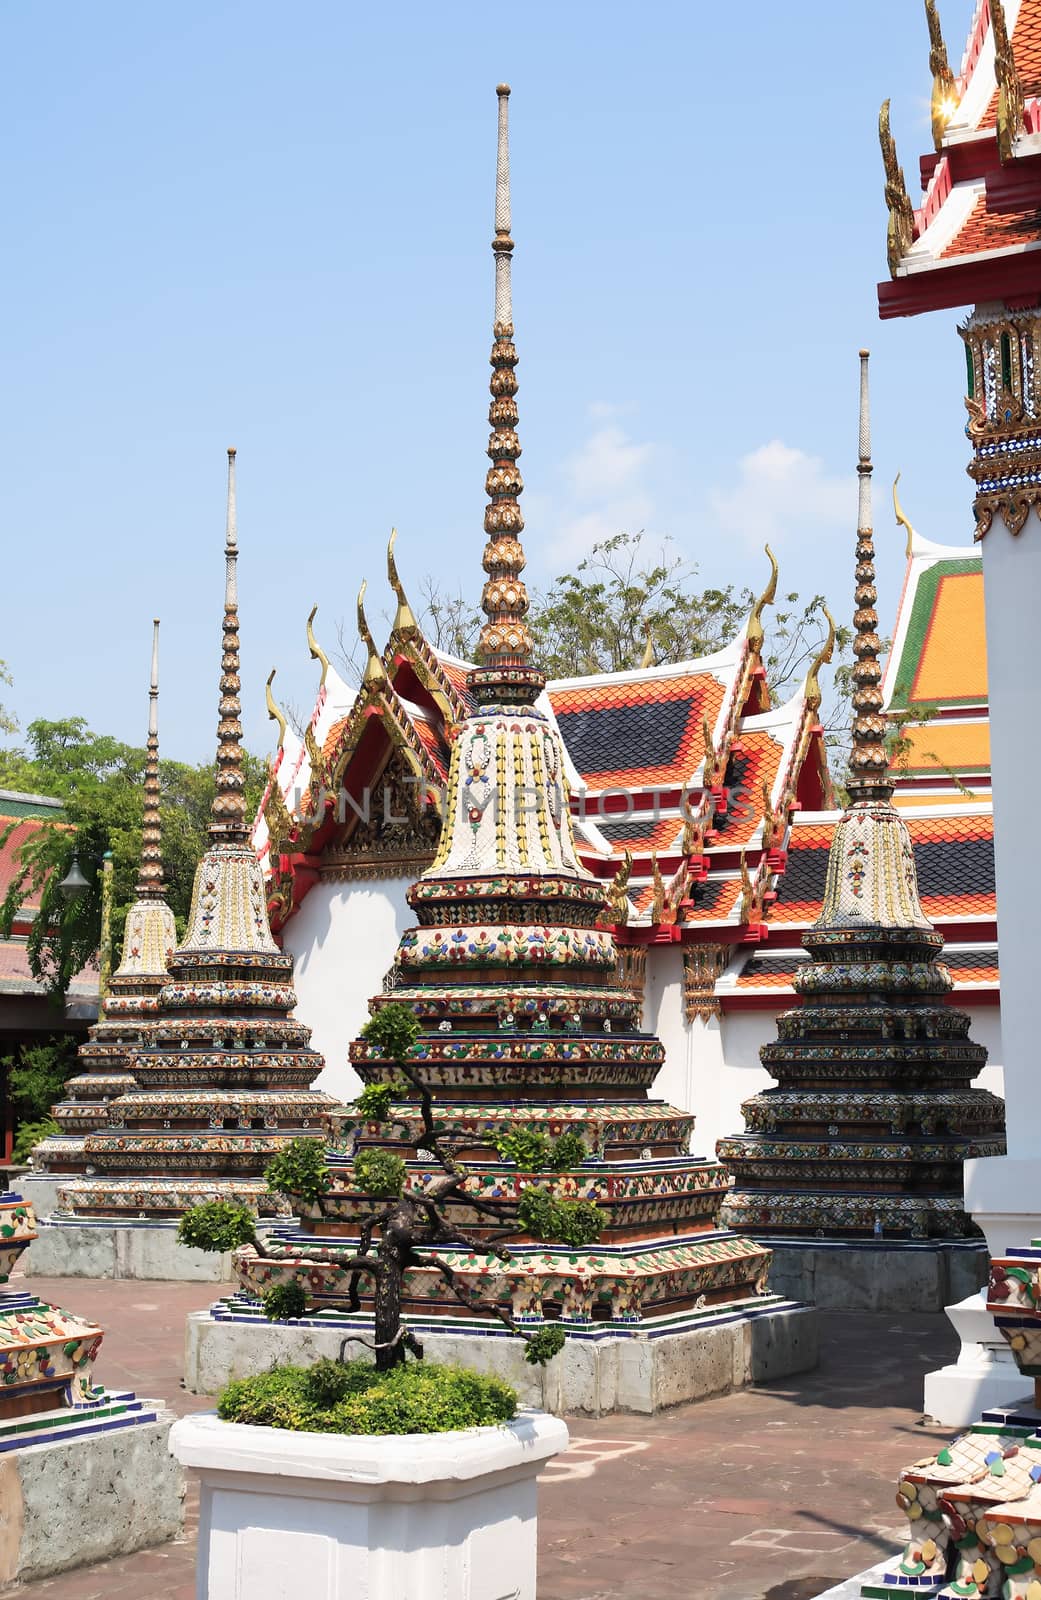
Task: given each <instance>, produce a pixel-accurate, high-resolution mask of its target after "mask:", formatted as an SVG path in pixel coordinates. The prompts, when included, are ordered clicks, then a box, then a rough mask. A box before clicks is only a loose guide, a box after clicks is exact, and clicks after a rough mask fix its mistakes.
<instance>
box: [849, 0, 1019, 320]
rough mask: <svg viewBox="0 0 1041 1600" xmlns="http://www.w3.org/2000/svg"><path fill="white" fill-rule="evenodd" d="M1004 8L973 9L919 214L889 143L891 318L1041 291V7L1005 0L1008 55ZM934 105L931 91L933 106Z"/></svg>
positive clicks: (882, 302)
mask: <svg viewBox="0 0 1041 1600" xmlns="http://www.w3.org/2000/svg"><path fill="white" fill-rule="evenodd" d="M996 4H997V0H994V3H992V0H979V4H978V5H977V7H976V11H975V15H974V17H973V22H972V25H971V28H970V32H969V40H968V44H967V46H966V50H965V55H964V57H963V60H962V64H961V70H960V72H959V74H958V76H957V78H956V79H954V81H953V85H952V87H951V89H950V93H949V96H948V98H947V99H946V100H945V102H944V104H943V108H942V111H941V116H940V120H941V125H942V133H941V137H940V139H939V146H938V148H937V150H936V151H935V152H930V153H929V154H928V155H926V156H923V158H922V162H921V176H922V190H923V194H922V201H921V204H920V205H919V206H918V207H917V208H916V209H913V210H912V205H911V202H910V200H909V199H908V197H907V192H906V189H903V174H902V172H899V171H898V165H897V162H896V154H895V149H894V148H893V147H892V145H891V144H890V159H889V160H888V161H887V199H888V200H889V203H890V215H891V223H890V243H891V261H890V270H891V274H892V281H891V282H890V283H882V284H880V285H879V309H880V312H881V315H882V316H883V317H891V316H908V315H914V314H915V313H916V312H919V311H926V310H932V309H936V308H938V307H942V306H948V307H952V306H960V305H970V304H972V303H973V302H977V303H979V302H982V301H986V300H992V299H993V300H1000V299H1004V298H1006V297H1007V295H1008V294H1010V293H1012V294H1015V293H1017V292H1018V289H1019V287H1020V286H1022V288H1023V290H1024V292H1027V293H1031V292H1036V282H1037V272H1038V263H1037V261H1036V260H1033V259H1031V258H1032V257H1033V256H1034V255H1035V254H1036V252H1037V251H1038V250H1039V249H1041V0H1004V4H1003V6H1000V8H998V10H999V13H1000V14H999V16H998V21H999V23H1000V20H1001V18H1002V17H1003V19H1004V27H1005V31H1006V32H1007V36H1008V49H1007V51H1006V50H1005V48H1004V46H1003V43H1002V41H1001V39H1000V37H999V39H998V42H997V43H998V48H997V49H996V42H995V9H996ZM1002 91H1004V95H1005V109H1002V106H1001V99H1000V96H1001V93H1002ZM935 99H936V89H935V85H934V107H935ZM886 122H888V118H887V117H886ZM886 132H888V127H887V128H886ZM885 149H886V143H885V139H884V141H883V150H884V152H885ZM901 189H903V195H902V198H901V194H900V191H901ZM894 223H895V233H894ZM1015 257H1018V258H1020V259H1019V260H1018V261H1015V260H1012V259H1010V258H1015ZM995 263H1000V266H999V268H998V275H996V274H995V271H994V264H995ZM923 274H924V275H925V276H924V277H923Z"/></svg>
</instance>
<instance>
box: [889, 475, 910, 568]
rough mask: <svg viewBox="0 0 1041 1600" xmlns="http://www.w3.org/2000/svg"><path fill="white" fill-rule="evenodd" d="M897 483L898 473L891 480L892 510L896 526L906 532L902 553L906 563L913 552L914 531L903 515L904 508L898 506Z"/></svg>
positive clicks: (898, 480) (898, 479)
mask: <svg viewBox="0 0 1041 1600" xmlns="http://www.w3.org/2000/svg"><path fill="white" fill-rule="evenodd" d="M899 482H900V474H899V472H898V473H897V475H896V477H895V478H894V479H893V510H894V511H895V513H896V520H897V522H898V524H899V525H900V527H901V528H904V529H906V531H907V549H906V551H905V552H904V553H905V555H906V556H907V559H908V561H910V559H911V555H912V552H913V550H914V529H913V528H912V526H911V524H910V523H909V522H908V520H907V518H906V517H905V515H904V508H903V506H902V505H901V504H900V496H899V495H898V494H897V492H896V486H897V484H898V483H899Z"/></svg>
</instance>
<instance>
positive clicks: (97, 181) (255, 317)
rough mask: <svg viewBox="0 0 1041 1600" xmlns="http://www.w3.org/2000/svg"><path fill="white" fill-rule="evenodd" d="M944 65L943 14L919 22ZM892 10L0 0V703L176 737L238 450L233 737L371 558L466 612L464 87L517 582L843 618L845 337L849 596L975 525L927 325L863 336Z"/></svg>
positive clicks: (473, 220) (893, 578) (910, 70)
mask: <svg viewBox="0 0 1041 1600" xmlns="http://www.w3.org/2000/svg"><path fill="white" fill-rule="evenodd" d="M942 9H943V18H944V25H945V29H946V33H947V39H948V45H949V49H950V54H951V58H952V64H953V65H954V67H955V70H957V65H958V61H959V60H960V55H961V49H962V45H963V42H964V38H965V34H966V31H967V27H968V21H969V16H970V13H971V10H972V5H971V0H945V4H944V6H943V8H942ZM922 10H923V8H922V7H921V6H920V5H919V4H917V3H914V0H871V3H870V5H867V6H860V5H857V6H855V5H845V4H844V5H838V4H835V0H803V3H801V4H799V5H793V4H778V3H777V0H745V4H743V5H740V6H739V5H731V6H716V5H708V4H706V3H705V0H701V3H699V4H689V3H688V4H685V5H681V4H661V3H659V4H649V5H645V6H642V7H634V6H632V5H631V4H626V5H622V4H616V3H614V0H600V3H598V4H597V5H595V6H594V5H591V4H585V3H578V4H573V5H570V6H561V5H559V3H558V4H554V5H550V4H545V3H542V0H534V3H531V0H529V3H528V4H527V5H526V6H524V7H514V8H509V9H508V10H507V11H505V12H501V13H499V12H489V10H488V8H487V7H486V6H481V7H478V6H476V5H472V4H456V5H454V6H437V7H432V6H420V5H416V4H413V3H403V4H399V5H397V6H395V7H371V6H365V7H362V6H359V5H353V4H343V3H341V4H333V3H328V0H312V3H304V4H301V5H298V6H295V7H288V6H285V5H284V4H274V3H270V0H249V3H245V0H239V3H236V0H207V3H205V4H203V3H201V0H181V3H179V4H178V5H176V6H165V7H158V6H141V5H139V4H137V5H131V4H127V3H117V0H101V3H100V4H98V5H95V6H84V5H82V4H76V3H72V0H55V3H53V4H51V5H48V6H46V7H44V6H17V5H14V4H12V3H11V0H8V4H7V5H6V6H3V7H0V29H2V33H0V37H2V41H3V51H2V59H3V62H4V79H5V82H4V93H3V106H4V110H3V120H4V134H3V138H2V139H0V188H2V192H3V194H4V213H5V216H4V223H5V227H4V234H5V247H4V251H3V258H2V267H0V272H2V278H3V288H4V293H3V301H4V317H3V322H4V332H3V347H4V358H5V366H6V381H5V384H4V386H3V394H2V398H0V430H2V445H0V449H2V451H3V456H4V461H3V470H2V472H0V526H2V527H3V529H4V545H5V548H6V549H7V550H8V552H9V554H8V559H7V562H6V564H5V579H6V584H5V591H6V592H5V605H4V631H3V636H2V639H0V656H3V657H5V658H6V659H7V661H8V663H9V666H10V668H11V670H12V671H13V673H14V676H15V687H14V689H13V691H6V692H5V694H4V696H3V698H4V699H5V700H6V701H8V702H9V703H10V704H11V705H12V708H13V709H14V710H15V711H16V712H17V714H18V715H19V717H20V719H21V721H22V723H23V725H24V724H25V723H27V722H28V721H30V720H31V719H32V718H33V717H35V716H55V717H56V716H62V715H71V714H82V715H84V716H86V717H87V718H88V719H89V720H90V722H91V723H92V724H93V725H94V726H95V727H96V728H98V729H99V730H104V731H107V732H112V733H115V734H117V735H119V736H121V737H124V738H127V739H131V740H133V741H134V742H135V743H140V742H143V736H144V731H145V724H146V714H147V711H146V690H147V669H148V656H149V648H150V631H151V629H150V619H151V617H152V616H153V615H159V616H160V617H161V618H162V622H163V637H162V697H161V735H162V743H163V748H164V753H166V754H168V755H171V756H179V757H182V758H184V759H193V760H194V759H202V758H204V757H206V756H208V755H209V754H210V752H211V750H212V748H213V741H214V728H215V719H216V680H217V668H218V658H219V621H220V614H221V591H222V570H223V562H222V556H221V547H222V538H223V495H224V471H225V456H224V450H225V447H226V446H227V445H228V444H234V445H236V446H237V448H238V451H239V458H238V459H239V521H240V540H241V549H242V557H241V563H240V571H241V586H240V592H241V612H242V642H243V677H244V700H245V722H246V732H247V739H248V742H249V743H250V745H251V746H252V747H253V748H254V749H257V750H260V751H263V750H267V749H269V748H270V745H271V737H270V735H271V726H270V724H268V723H267V721H266V719H265V714H264V697H263V685H264V679H265V677H266V676H267V673H268V671H269V670H270V668H271V666H273V665H276V664H277V666H278V668H279V685H280V688H281V690H282V692H283V694H284V696H285V698H287V699H290V700H293V701H295V702H296V703H297V704H299V705H304V704H307V705H309V704H310V703H311V700H312V699H313V690H314V687H315V675H314V667H313V664H312V663H311V662H310V661H309V659H308V656H307V650H306V644H305V639H304V622H305V618H306V615H307V612H308V610H309V609H310V606H311V605H312V604H313V603H314V601H316V600H317V601H318V602H319V603H320V613H319V619H318V623H317V631H318V634H319V637H320V638H321V639H323V640H324V641H325V642H326V644H327V646H332V645H335V639H336V624H337V622H338V621H339V620H340V619H343V618H346V619H347V620H348V623H349V622H350V619H351V618H352V617H353V609H354V597H355V594H356V592H357V588H358V585H359V582H360V581H361V579H362V578H363V577H366V576H367V577H368V578H369V581H370V598H371V610H370V616H371V620H372V622H373V625H374V630H375V631H376V633H377V634H378V635H379V636H380V637H381V638H382V636H383V633H384V631H385V622H384V620H383V614H384V612H385V611H386V609H387V601H386V598H385V595H384V585H383V550H384V547H385V543H386V537H387V533H388V531H389V528H390V526H391V525H392V524H396V525H397V527H398V529H399V539H398V556H399V565H400V567H401V570H402V574H403V576H404V578H405V581H406V585H407V586H408V587H410V588H411V589H413V590H415V589H418V587H419V581H420V579H421V577H422V576H423V575H424V574H425V573H427V572H436V573H437V574H438V576H439V577H440V578H441V579H442V580H443V581H444V582H445V583H446V584H448V585H449V586H451V587H455V586H457V585H459V584H461V585H463V587H464V588H465V589H466V590H467V591H468V592H470V593H472V594H475V595H476V593H477V592H478V589H479V582H480V578H481V573H480V565H479V563H480V552H481V549H482V545H483V535H482V531H481V518H482V507H483V504H484V496H483V479H484V472H485V468H486V465H487V463H486V460H485V457H484V454H483V452H484V446H485V443H486V439H487V426H486V420H485V417H486V409H487V375H488V365H487V356H488V347H489V339H490V324H491V318H492V263H491V252H490V250H489V248H488V246H489V242H490V239H491V235H492V211H493V190H494V163H495V147H494V146H495V115H496V112H495V104H496V102H495V94H494V87H495V84H496V83H497V82H498V81H499V80H500V79H503V78H505V79H507V80H508V81H509V82H510V83H511V84H512V86H513V97H512V100H511V103H510V109H511V139H512V154H513V221H514V229H513V231H514V237H515V239H516V241H517V249H516V254H515V258H514V309H515V320H516V325H517V342H518V349H519V353H520V358H521V365H520V368H519V373H518V376H519V378H520V383H521V389H520V395H519V404H520V413H521V424H520V432H521V440H522V444H523V446H524V456H523V461H522V468H523V472H524V476H525V482H526V485H527V489H526V493H525V496H524V510H525V516H526V521H527V533H526V535H525V539H526V544H527V548H528V552H529V576H530V577H531V579H532V581H533V582H535V583H540V582H541V583H544V582H546V581H547V580H548V579H549V578H550V577H552V576H553V575H554V574H555V573H556V572H558V571H560V570H561V569H562V568H563V567H565V566H567V565H568V564H573V563H574V562H576V561H577V560H579V559H580V558H581V555H582V553H583V552H584V550H585V549H586V548H588V544H589V543H590V542H591V541H592V540H593V539H594V538H596V537H598V536H600V535H602V534H605V533H609V532H613V531H616V530H618V529H621V528H637V527H641V528H644V529H645V530H646V532H647V535H648V538H649V539H650V540H652V541H657V540H659V539H660V538H661V537H664V536H670V537H671V538H672V539H673V540H674V542H675V545H676V547H677V548H678V550H679V551H680V552H682V553H683V554H684V555H686V556H688V557H689V558H691V559H694V560H696V561H698V563H699V564H700V568H701V574H702V577H703V579H704V580H705V582H706V583H710V582H711V583H723V582H728V581H733V582H734V583H736V584H738V585H742V584H744V583H746V582H747V583H753V584H755V583H758V582H759V581H760V579H761V577H762V575H763V573H764V571H765V558H764V557H763V555H762V553H761V552H762V543H763V540H764V537H767V536H769V537H770V538H771V540H772V541H773V543H774V548H775V550H776V551H777V554H778V556H779V558H780V561H781V571H782V584H783V585H785V586H789V587H794V588H798V589H800V590H801V591H803V592H804V593H806V594H807V595H808V594H811V593H814V592H816V591H817V590H823V591H824V592H825V593H826V594H827V596H828V597H829V600H830V602H831V605H832V607H833V609H835V611H836V614H838V615H841V616H842V617H848V615H849V613H850V611H851V605H852V602H851V596H850V591H851V588H852V559H851V550H852V533H853V528H854V525H855V520H856V492H855V485H854V478H853V470H852V469H853V465H854V462H855V454H856V386H857V360H856V352H857V349H858V348H859V346H860V345H862V344H867V345H869V346H870V348H871V350H872V353H873V362H872V378H873V401H874V431H875V462H876V485H877V488H876V517H875V520H876V525H877V526H878V528H879V531H880V537H879V541H878V542H879V545H880V548H881V552H882V554H881V559H880V591H881V595H880V606H879V609H880V612H881V616H882V619H883V625H884V626H886V625H888V624H889V622H890V621H891V619H892V616H893V614H894V610H895V605H896V600H897V597H898V593H899V582H900V577H901V573H902V549H903V535H902V533H901V532H900V531H899V530H897V529H896V528H895V527H893V526H892V518H891V511H890V509H889V495H888V486H889V484H890V483H891V481H892V478H893V475H894V473H895V472H896V470H897V469H901V470H902V472H903V478H902V482H901V493H902V497H903V500H904V503H905V506H906V508H907V510H908V512H909V514H910V515H911V517H912V520H913V521H914V522H915V523H916V525H917V526H918V527H919V529H920V530H921V532H923V533H924V534H926V535H927V536H929V537H932V538H935V539H939V540H942V541H945V542H951V543H965V544H966V545H968V544H969V543H970V542H971V535H972V516H971V485H970V483H969V481H968V479H967V478H966V476H965V472H964V467H965V462H966V459H967V447H966V442H965V438H964V432H963V428H964V409H963V405H962V390H963V377H964V360H963V356H962V349H961V341H960V340H959V339H958V337H957V335H956V333H955V321H956V317H955V314H953V313H940V314H938V315H936V316H934V317H930V318H924V319H919V320H914V321H900V322H896V323H893V322H890V323H886V324H879V323H878V320H877V313H876V302H875V284H876V280H877V279H878V278H879V277H881V276H883V275H884V272H885V211H884V206H883V201H882V173H881V163H880V157H879V153H878V145H877V139H876V134H875V122H876V117H877V112H878V105H879V102H880V101H881V99H882V98H883V96H884V95H886V94H891V95H892V97H893V125H894V130H895V133H896V137H897V141H898V148H899V150H900V154H901V158H902V160H903V162H904V165H905V168H906V170H907V174H908V183H909V187H910V188H911V191H912V195H913V196H915V197H916V196H917V193H918V190H917V184H916V181H915V177H916V173H917V162H918V157H919V154H920V153H921V152H922V151H924V150H926V149H927V148H928V145H929V129H928V97H929V87H930V79H929V73H928V40H927V34H926V26H925V20H924V16H923V14H922Z"/></svg>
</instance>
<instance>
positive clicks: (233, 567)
mask: <svg viewBox="0 0 1041 1600" xmlns="http://www.w3.org/2000/svg"><path fill="white" fill-rule="evenodd" d="M238 553H239V543H238V516H237V510H236V500H235V451H234V450H233V449H229V451H228V514H227V523H226V528H225V535H224V623H223V634H224V645H223V653H222V655H221V680H220V716H219V721H218V724H217V788H216V793H215V794H214V797H213V805H212V807H211V808H210V838H211V839H213V840H214V842H215V843H217V844H242V843H244V842H245V841H246V839H247V838H248V836H249V830H248V828H247V826H246V797H245V777H244V776H243V772H242V705H241V701H240V699H239V696H240V693H241V687H242V684H241V679H240V677H239V606H238Z"/></svg>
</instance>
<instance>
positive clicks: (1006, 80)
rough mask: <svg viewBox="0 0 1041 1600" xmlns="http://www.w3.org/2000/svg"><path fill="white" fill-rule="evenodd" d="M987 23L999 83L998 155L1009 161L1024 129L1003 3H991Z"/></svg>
mask: <svg viewBox="0 0 1041 1600" xmlns="http://www.w3.org/2000/svg"><path fill="white" fill-rule="evenodd" d="M990 22H991V27H992V29H993V31H994V76H995V78H996V79H997V82H998V115H997V135H998V154H999V155H1000V157H1001V159H1002V161H1011V159H1012V147H1013V145H1014V144H1015V142H1016V139H1017V138H1018V137H1019V134H1020V133H1021V132H1022V130H1023V114H1024V109H1025V107H1024V101H1023V85H1022V83H1021V82H1020V78H1019V73H1018V71H1017V69H1016V58H1015V56H1014V55H1013V53H1012V41H1011V40H1010V38H1009V36H1008V24H1007V22H1006V20H1005V7H1004V4H1003V0H990Z"/></svg>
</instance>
